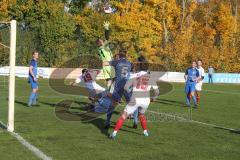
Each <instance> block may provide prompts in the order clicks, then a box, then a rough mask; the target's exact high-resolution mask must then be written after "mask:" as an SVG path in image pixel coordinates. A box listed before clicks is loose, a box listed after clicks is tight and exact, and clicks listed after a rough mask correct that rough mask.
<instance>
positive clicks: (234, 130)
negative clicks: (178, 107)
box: [148, 110, 239, 132]
mask: <svg viewBox="0 0 240 160" xmlns="http://www.w3.org/2000/svg"><path fill="white" fill-rule="evenodd" d="M148 112H150V113H155V114H162V115H166V116H169V117H173V118H175V119H179V120H181V121H184V122H190V123H197V124H201V125H205V126H209V127H213V128H220V129H224V130H229V131H233V132H239V130H237V129H234V128H229V127H222V126H218V125H215V124H211V123H205V122H201V121H195V120H189V119H186V118H184V117H181V116H176V115H171V114H167V113H161V112H156V111H151V110H148Z"/></svg>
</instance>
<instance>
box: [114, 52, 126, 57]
mask: <svg viewBox="0 0 240 160" xmlns="http://www.w3.org/2000/svg"><path fill="white" fill-rule="evenodd" d="M116 57H117V58H119V59H122V58H126V51H124V50H121V51H119V53H118V54H117V55H116Z"/></svg>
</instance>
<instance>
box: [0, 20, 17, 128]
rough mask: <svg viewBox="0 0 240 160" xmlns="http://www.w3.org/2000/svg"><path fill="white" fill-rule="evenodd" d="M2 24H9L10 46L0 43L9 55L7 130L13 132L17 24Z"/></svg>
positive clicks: (14, 22) (13, 21)
mask: <svg viewBox="0 0 240 160" xmlns="http://www.w3.org/2000/svg"><path fill="white" fill-rule="evenodd" d="M0 23H4V24H9V23H10V46H7V45H5V44H2V43H0V45H2V46H3V47H6V48H9V49H10V55H9V85H8V87H9V89H8V124H7V130H8V131H9V132H13V131H14V103H15V61H16V37H17V22H16V20H11V22H0Z"/></svg>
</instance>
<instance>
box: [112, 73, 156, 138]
mask: <svg viewBox="0 0 240 160" xmlns="http://www.w3.org/2000/svg"><path fill="white" fill-rule="evenodd" d="M140 73H141V74H140ZM137 75H138V74H137ZM151 88H153V89H154V94H155V96H154V98H156V97H157V96H158V95H159V89H158V86H157V83H156V79H155V78H154V77H151V74H150V72H147V71H146V72H144V74H143V72H139V75H138V76H136V77H134V78H132V79H130V80H129V81H128V82H127V83H126V85H125V87H124V89H125V90H126V91H127V92H132V96H131V99H130V101H129V103H128V104H127V106H126V107H125V109H124V112H123V113H122V115H121V116H120V118H119V119H118V121H117V124H116V126H115V128H114V131H113V133H112V135H111V136H110V138H115V137H116V135H117V132H118V131H119V129H120V128H121V127H122V125H123V123H124V121H125V120H126V119H127V117H128V116H129V115H131V114H133V113H134V112H135V111H136V110H138V111H139V116H138V117H139V120H140V123H141V126H142V128H143V130H144V131H143V134H144V135H145V136H148V131H147V120H146V117H145V115H144V113H145V112H146V110H147V108H148V106H149V104H150V101H151V97H150V90H151Z"/></svg>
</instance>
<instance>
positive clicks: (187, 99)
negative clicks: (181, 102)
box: [186, 94, 190, 106]
mask: <svg viewBox="0 0 240 160" xmlns="http://www.w3.org/2000/svg"><path fill="white" fill-rule="evenodd" d="M186 104H187V106H190V97H189V96H188V94H187V97H186Z"/></svg>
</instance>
